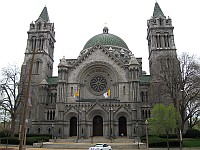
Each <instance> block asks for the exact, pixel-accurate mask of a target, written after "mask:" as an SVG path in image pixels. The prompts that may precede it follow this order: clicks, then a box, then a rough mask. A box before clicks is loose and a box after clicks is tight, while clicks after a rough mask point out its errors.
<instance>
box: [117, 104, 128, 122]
mask: <svg viewBox="0 0 200 150" xmlns="http://www.w3.org/2000/svg"><path fill="white" fill-rule="evenodd" d="M129 115H131V110H130V109H129V108H128V107H127V106H123V105H121V106H120V107H119V108H118V109H117V110H116V111H115V116H117V117H120V116H126V117H127V116H129ZM129 119H130V118H129Z"/></svg>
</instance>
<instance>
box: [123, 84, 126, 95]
mask: <svg viewBox="0 0 200 150" xmlns="http://www.w3.org/2000/svg"><path fill="white" fill-rule="evenodd" d="M125 94H126V87H125V86H123V95H125Z"/></svg>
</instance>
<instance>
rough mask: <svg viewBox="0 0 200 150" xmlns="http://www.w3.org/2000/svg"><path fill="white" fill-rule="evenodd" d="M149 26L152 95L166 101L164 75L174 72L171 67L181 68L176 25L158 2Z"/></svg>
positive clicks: (152, 97) (158, 99)
mask: <svg viewBox="0 0 200 150" xmlns="http://www.w3.org/2000/svg"><path fill="white" fill-rule="evenodd" d="M147 26H148V29H147V40H148V50H149V70H150V75H151V77H152V80H151V83H150V87H151V92H150V93H151V96H150V97H151V99H153V100H154V102H160V101H162V100H163V101H165V100H164V99H166V95H165V94H164V91H165V90H166V87H164V88H163V81H162V80H163V78H162V77H163V76H165V75H166V74H168V75H169V74H170V73H172V72H170V71H172V70H170V68H173V67H177V70H178V69H179V68H180V66H179V63H178V59H177V53H176V47H175V42H174V34H173V29H174V27H173V26H172V20H171V19H170V18H169V17H167V18H166V16H165V15H164V13H163V12H162V10H161V8H160V6H159V5H158V3H157V2H156V3H155V7H154V12H153V16H152V17H151V18H150V19H149V20H148V21H147ZM172 66H173V67H172ZM178 71H179V70H178ZM165 93H166V92H165ZM164 95H165V96H164Z"/></svg>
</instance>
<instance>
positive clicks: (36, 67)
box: [35, 60, 40, 74]
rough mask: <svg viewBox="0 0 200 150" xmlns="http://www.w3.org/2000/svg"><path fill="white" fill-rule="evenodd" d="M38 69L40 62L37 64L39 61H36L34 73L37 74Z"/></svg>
mask: <svg viewBox="0 0 200 150" xmlns="http://www.w3.org/2000/svg"><path fill="white" fill-rule="evenodd" d="M39 68H40V62H39V60H37V61H36V62H35V71H36V73H37V74H38V73H39Z"/></svg>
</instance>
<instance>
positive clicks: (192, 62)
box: [179, 53, 200, 129]
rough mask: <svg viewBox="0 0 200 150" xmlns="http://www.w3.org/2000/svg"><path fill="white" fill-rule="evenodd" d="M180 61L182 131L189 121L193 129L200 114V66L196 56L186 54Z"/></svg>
mask: <svg viewBox="0 0 200 150" xmlns="http://www.w3.org/2000/svg"><path fill="white" fill-rule="evenodd" d="M179 61H180V66H181V77H182V82H181V83H182V90H181V92H182V97H181V99H180V105H179V110H180V113H181V119H182V120H181V122H182V129H183V127H184V124H185V123H186V122H187V121H189V127H190V128H192V127H193V126H194V125H195V124H196V122H197V119H198V117H199V114H200V64H199V63H198V61H197V60H196V58H195V57H194V56H189V55H188V54H186V53H183V54H182V55H181V57H180V58H179Z"/></svg>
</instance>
